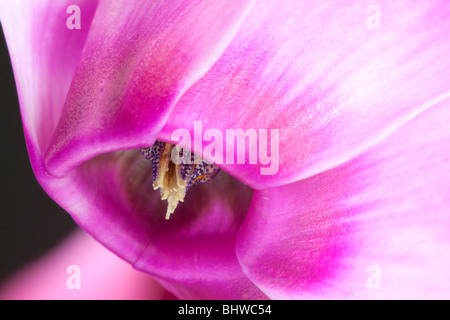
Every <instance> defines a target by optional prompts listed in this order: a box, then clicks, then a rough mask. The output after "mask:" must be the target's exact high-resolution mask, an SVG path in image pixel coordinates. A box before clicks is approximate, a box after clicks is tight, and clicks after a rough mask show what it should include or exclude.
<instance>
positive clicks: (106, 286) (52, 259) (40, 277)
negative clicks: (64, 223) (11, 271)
mask: <svg viewBox="0 0 450 320" xmlns="http://www.w3.org/2000/svg"><path fill="white" fill-rule="evenodd" d="M75 268H77V269H75ZM77 276H79V278H78V279H79V280H75V277H77ZM78 281H79V282H78ZM78 284H79V287H77V286H78ZM170 298H171V295H170V294H169V293H168V292H167V291H165V290H164V289H163V288H162V287H161V286H160V285H159V284H158V283H156V281H155V280H153V279H152V278H151V277H149V276H148V275H146V274H144V273H142V272H139V271H136V270H133V269H132V268H131V266H130V265H129V264H127V263H126V262H124V261H123V260H121V259H119V258H118V257H117V256H115V255H114V254H112V253H111V252H109V251H108V250H106V249H105V248H104V247H102V246H101V245H100V244H99V243H98V242H96V241H94V240H92V238H91V237H89V236H88V235H86V234H85V233H82V232H76V233H74V234H73V235H71V236H70V237H69V238H68V239H67V240H65V241H64V242H63V243H61V244H60V245H59V246H58V247H57V248H55V249H54V250H52V251H51V252H49V253H48V254H47V255H46V256H44V257H43V258H41V259H39V260H37V261H36V262H34V263H32V264H30V265H28V266H27V267H26V268H24V269H23V270H21V271H20V272H18V273H17V274H16V275H15V276H14V277H13V278H12V279H10V280H9V281H8V282H7V283H6V284H5V285H4V286H3V287H2V290H1V291H0V299H2V300H55V299H56V300H74V299H75V300H78V299H83V300H85V299H89V300H91V299H94V300H98V299H101V300H105V299H108V300H116V299H121V300H122V299H170Z"/></svg>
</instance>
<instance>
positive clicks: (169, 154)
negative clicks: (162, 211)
mask: <svg viewBox="0 0 450 320" xmlns="http://www.w3.org/2000/svg"><path fill="white" fill-rule="evenodd" d="M141 153H142V154H143V156H144V157H145V158H146V159H148V160H150V161H151V162H152V171H153V189H154V190H157V189H160V193H161V200H167V202H168V205H167V212H166V220H169V218H170V215H171V214H172V213H173V212H174V211H175V209H176V207H177V205H178V202H183V201H184V197H185V196H186V191H187V190H188V189H189V187H190V186H192V185H195V184H199V183H205V182H208V181H210V180H211V179H212V178H214V177H215V176H216V175H217V173H218V172H219V168H218V167H217V166H215V165H214V164H211V163H209V162H207V161H206V160H203V159H201V158H200V157H199V156H197V155H195V154H193V153H191V152H190V150H188V149H185V148H180V147H178V146H174V145H172V144H170V143H165V142H162V141H156V142H155V144H154V145H153V146H151V147H145V148H141Z"/></svg>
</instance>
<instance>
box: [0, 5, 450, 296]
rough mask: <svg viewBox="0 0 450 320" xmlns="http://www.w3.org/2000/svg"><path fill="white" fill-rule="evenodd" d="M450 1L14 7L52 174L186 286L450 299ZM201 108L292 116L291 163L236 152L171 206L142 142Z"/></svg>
mask: <svg viewBox="0 0 450 320" xmlns="http://www.w3.org/2000/svg"><path fill="white" fill-rule="evenodd" d="M70 5H76V6H77V7H78V8H79V9H80V10H79V13H80V18H81V20H80V25H79V27H80V28H79V29H78V28H73V29H72V28H68V26H67V24H66V22H67V19H68V18H69V16H70V12H69V13H67V8H68V7H69V6H70ZM449 15H450V3H449V2H448V1H439V0H436V1H420V2H417V1H414V2H413V1H406V0H405V1H394V2H393V1H377V3H376V4H375V5H374V3H373V2H372V1H350V0H349V1H347V0H342V1H320V2H317V1H314V2H306V1H298V0H287V1H282V2H280V1H269V0H267V1H250V0H230V1H222V0H217V1H210V0H208V1H186V0H174V1H125V0H118V1H98V2H97V1H91V0H85V1H83V0H77V1H59V2H58V3H55V2H52V1H39V2H37V1H22V2H19V1H2V2H1V4H0V18H1V22H2V26H3V28H4V31H5V36H6V39H7V43H8V46H9V50H10V53H11V58H12V64H13V68H14V72H15V77H16V82H17V87H18V92H19V100H20V104H21V110H22V117H23V124H24V129H25V137H26V142H27V146H28V150H29V154H30V159H31V163H32V167H33V170H34V172H35V174H36V177H37V179H38V180H39V182H40V184H41V185H42V187H43V188H44V189H45V190H46V192H47V193H48V194H49V195H50V196H51V197H52V198H53V199H54V200H55V201H56V202H57V203H58V204H60V205H61V206H62V207H63V208H65V209H66V210H67V211H68V212H69V213H70V214H71V215H72V217H73V218H74V220H75V221H76V222H77V223H78V224H79V225H80V226H81V227H82V228H83V229H84V230H86V231H87V232H88V233H89V234H91V235H92V236H93V237H94V238H95V239H97V240H98V241H99V242H100V243H102V244H103V245H105V246H106V247H107V248H109V249H110V250H111V251H113V252H114V253H116V254H117V255H119V256H120V257H121V258H123V259H124V260H126V261H128V262H129V263H130V264H132V265H133V266H134V267H135V268H137V269H139V270H142V271H145V272H147V273H148V274H150V275H152V276H153V277H155V278H156V279H158V281H159V282H160V283H161V284H162V285H164V286H165V287H166V288H168V289H169V290H170V291H172V292H174V293H175V294H176V295H177V296H178V297H180V298H220V299H249V298H253V299H265V298H275V299H285V298H290V299H298V298H445V297H447V298H448V297H449V296H450V288H449V286H448V281H449V280H450V272H449V271H448V269H449V266H450V254H449V252H450V251H449V250H448V244H449V243H450V236H449V233H448V232H447V231H448V227H449V225H450V212H449V210H450V209H449V205H450V194H449V190H450V188H449V187H450V180H449V172H450V161H449V156H450V148H449V147H448V146H449V145H450V127H449V126H448V125H447V124H448V122H449V121H450V112H449V107H450V100H449V97H450V89H449V87H450V86H449V84H450V72H449V71H448V70H449V67H450V56H449V55H448V52H450V41H449V34H450V19H448V17H449ZM195 122H201V124H202V127H203V130H206V129H215V130H217V131H216V132H222V133H223V134H224V135H225V132H226V130H227V129H243V130H248V129H255V130H260V129H267V130H278V132H279V148H278V151H279V154H278V155H279V158H278V160H279V168H278V170H277V171H276V172H275V173H274V174H269V175H264V174H261V169H262V168H263V167H265V164H264V163H261V162H257V163H255V164H253V163H252V164H250V163H249V162H248V161H247V162H246V163H244V164H229V163H225V164H218V167H219V168H220V169H222V170H221V172H220V173H219V174H218V175H217V176H216V177H215V178H214V179H212V180H211V181H210V182H208V183H206V184H202V185H195V186H192V187H191V188H190V189H189V190H188V193H187V195H186V198H185V199H184V202H183V203H180V204H179V205H178V207H177V208H176V211H175V212H174V214H173V215H172V216H171V218H170V220H168V221H167V220H165V219H164V215H165V211H166V206H167V203H166V202H165V201H161V199H160V194H159V192H158V191H154V190H153V188H152V167H151V163H150V162H149V161H148V160H147V159H145V158H144V157H143V156H142V155H141V153H140V152H139V148H142V147H149V146H151V145H153V143H154V142H155V140H160V141H165V142H172V143H173V144H176V143H177V142H178V141H173V138H172V134H173V132H174V131H176V130H177V129H180V128H184V129H186V130H188V131H189V132H190V133H191V134H192V136H194V134H195V132H194V123H195ZM273 141H274V140H272V142H273ZM207 145H208V142H206V143H205V142H203V147H205V146H207ZM237 148H244V149H245V150H246V151H247V152H249V151H251V150H250V149H251V148H249V147H248V145H245V146H242V145H239V146H237ZM223 152H224V153H225V151H223Z"/></svg>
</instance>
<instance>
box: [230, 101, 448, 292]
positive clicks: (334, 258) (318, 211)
mask: <svg viewBox="0 0 450 320" xmlns="http://www.w3.org/2000/svg"><path fill="white" fill-rule="evenodd" d="M449 107H450V99H447V100H445V101H443V102H441V103H439V104H437V105H435V106H433V107H432V108H430V109H429V110H427V111H425V112H424V113H422V114H420V115H419V116H417V117H416V118H414V119H412V120H411V121H409V122H408V123H407V124H406V125H404V126H403V127H401V128H400V129H399V130H398V131H396V132H394V133H393V134H392V135H391V136H389V137H387V138H386V139H384V140H383V141H381V142H380V143H379V144H377V145H375V146H373V148H371V149H370V150H368V151H367V152H365V153H364V154H362V155H360V156H359V157H357V158H355V159H353V160H351V161H349V162H347V163H345V164H343V165H341V166H339V167H337V168H334V169H332V170H329V171H326V172H323V173H321V174H318V175H316V176H313V177H310V178H308V179H306V180H302V181H298V182H296V183H294V184H290V185H286V186H283V187H278V188H273V189H268V190H263V191H255V193H254V198H253V202H252V205H251V207H250V210H249V214H248V216H247V218H246V220H245V223H244V224H243V226H242V228H241V230H240V232H239V234H238V239H237V252H238V259H239V261H240V263H241V264H242V266H243V269H244V272H245V273H246V274H247V275H248V276H249V278H250V279H251V280H252V281H253V282H254V283H255V284H256V285H257V286H258V287H259V288H260V289H261V290H263V291H264V292H265V293H266V294H267V295H268V296H269V297H271V298H357V299H366V298H368V299H373V298H383V299H445V298H448V297H449V296H450V287H449V286H448V283H449V281H450V272H449V266H450V254H449V250H448V246H449V244H450V237H449V233H448V229H449V227H450V214H449V208H450V197H449V190H450V176H449V172H450V149H449V148H448V146H449V145H450V127H449V126H448V123H449V121H450V113H449V111H448V110H449ZM374 277H378V278H377V279H375V278H374Z"/></svg>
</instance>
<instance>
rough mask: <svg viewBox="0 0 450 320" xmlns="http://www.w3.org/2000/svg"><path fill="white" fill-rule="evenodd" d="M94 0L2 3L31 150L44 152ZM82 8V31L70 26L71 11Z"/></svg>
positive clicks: (87, 26) (87, 27)
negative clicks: (71, 8) (76, 7)
mask: <svg viewBox="0 0 450 320" xmlns="http://www.w3.org/2000/svg"><path fill="white" fill-rule="evenodd" d="M97 2H98V1H96V0H92V1H91V0H75V1H72V0H64V1H57V2H55V1H51V0H43V1H2V2H0V19H1V22H2V27H3V31H4V33H5V38H6V41H7V44H8V49H9V52H10V56H11V60H12V65H13V69H14V75H15V79H16V85H17V89H18V93H19V101H20V104H21V111H22V120H23V124H24V128H25V131H26V132H28V136H29V139H30V144H32V146H31V145H30V146H29V147H33V148H36V149H37V150H38V152H39V153H44V152H45V151H46V149H47V147H48V145H49V143H50V140H51V138H52V135H53V133H54V130H55V127H56V125H57V123H58V120H59V116H60V114H61V110H62V107H63V105H64V100H65V98H66V95H67V92H68V90H69V87H70V84H71V82H72V78H73V75H74V73H75V69H76V67H77V65H78V61H79V59H80V56H81V51H82V49H83V46H84V43H85V41H86V38H87V35H88V32H89V29H90V24H91V21H92V18H93V16H94V12H95V10H96V7H97ZM70 5H77V6H79V7H80V8H82V16H81V17H82V20H81V21H82V24H81V29H79V30H69V29H68V28H67V26H66V19H67V18H68V17H69V16H70V15H69V14H67V8H68V7H69V6H70Z"/></svg>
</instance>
